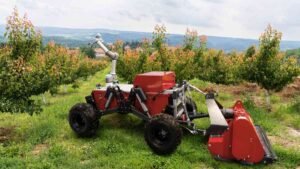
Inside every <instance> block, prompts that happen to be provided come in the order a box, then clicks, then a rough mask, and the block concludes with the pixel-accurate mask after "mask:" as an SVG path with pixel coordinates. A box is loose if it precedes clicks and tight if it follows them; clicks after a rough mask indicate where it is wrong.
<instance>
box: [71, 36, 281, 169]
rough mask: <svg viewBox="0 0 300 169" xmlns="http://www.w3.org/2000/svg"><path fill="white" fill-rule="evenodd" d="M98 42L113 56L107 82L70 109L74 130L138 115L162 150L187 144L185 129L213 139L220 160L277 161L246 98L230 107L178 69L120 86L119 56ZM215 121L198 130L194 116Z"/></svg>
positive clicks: (86, 131) (90, 131)
mask: <svg viewBox="0 0 300 169" xmlns="http://www.w3.org/2000/svg"><path fill="white" fill-rule="evenodd" d="M95 43H96V44H98V45H99V46H100V47H101V48H102V49H103V50H104V52H105V53H106V55H107V56H108V57H109V58H111V60H112V67H111V72H110V74H108V75H106V85H105V86H100V85H97V86H96V89H94V90H93V91H92V92H91V95H90V96H87V97H86V98H85V99H86V103H78V104H76V105H74V106H73V107H72V108H71V109H70V112H69V123H70V126H71V128H72V130H73V131H74V132H75V133H76V134H77V135H78V136H81V137H89V136H93V135H94V134H95V133H96V131H97V129H98V126H99V119H100V118H101V117H102V116H105V115H108V114H111V113H121V114H127V113H132V114H133V115H135V116H137V117H138V118H140V119H142V120H143V121H145V130H144V137H145V141H146V142H147V144H148V145H149V147H150V148H151V149H152V150H153V152H155V153H156V154H160V155H164V154H170V153H172V152H174V151H175V150H176V148H177V146H178V145H179V144H180V142H181V138H182V129H185V130H187V131H188V132H190V133H191V134H195V135H203V136H207V137H208V144H207V146H208V149H209V151H210V153H211V154H212V156H213V157H215V158H216V159H219V160H230V161H231V160H232V161H239V162H241V163H246V164H255V163H272V162H273V161H275V160H276V159H277V156H276V154H275V153H274V151H273V150H272V147H271V144H270V143H269V141H268V138H267V136H266V134H265V132H264V131H263V130H262V128H261V127H259V126H256V125H254V124H253V120H252V119H251V116H250V114H249V113H248V112H247V111H246V110H245V108H244V107H243V104H242V102H241V101H237V102H236V103H235V105H234V106H233V107H232V108H229V109H225V108H224V107H223V106H222V105H221V104H220V103H219V102H218V101H217V100H216V98H215V94H214V93H212V92H208V93H206V92H203V91H201V90H200V89H198V88H196V87H195V86H192V85H190V84H189V83H188V82H187V81H183V82H182V83H181V84H176V83H175V74H174V72H171V71H167V72H148V73H142V74H138V75H136V76H135V78H134V81H133V84H119V83H118V81H117V76H116V62H117V59H118V54H117V53H115V52H112V51H110V50H108V49H107V48H106V47H105V45H104V44H103V40H102V39H101V37H100V36H97V37H96V42H95ZM190 90H194V91H196V92H199V93H201V94H203V95H204V97H205V100H206V105H207V109H208V113H199V112H197V106H196V104H195V102H194V101H193V100H192V98H191V97H189V96H188V95H189V93H190ZM206 117H208V118H209V119H210V126H209V127H208V128H207V129H197V128H196V125H195V123H193V120H195V119H198V118H206Z"/></svg>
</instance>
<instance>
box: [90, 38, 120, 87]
mask: <svg viewBox="0 0 300 169" xmlns="http://www.w3.org/2000/svg"><path fill="white" fill-rule="evenodd" d="M95 43H97V44H98V45H99V46H100V48H101V49H102V50H103V51H104V52H105V55H106V56H108V57H109V58H110V59H111V60H112V64H111V72H110V74H108V75H106V83H107V84H111V83H113V82H117V75H116V65H117V60H118V57H119V54H118V53H116V52H112V51H110V50H108V49H107V47H106V46H105V45H104V44H103V40H102V38H101V36H100V35H97V36H96V42H95Z"/></svg>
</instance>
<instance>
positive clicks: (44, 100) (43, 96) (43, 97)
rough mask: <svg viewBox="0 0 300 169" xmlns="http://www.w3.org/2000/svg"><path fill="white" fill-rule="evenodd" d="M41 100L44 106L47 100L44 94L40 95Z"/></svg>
mask: <svg viewBox="0 0 300 169" xmlns="http://www.w3.org/2000/svg"><path fill="white" fill-rule="evenodd" d="M42 100H43V103H44V104H47V99H46V96H45V94H44V93H43V94H42Z"/></svg>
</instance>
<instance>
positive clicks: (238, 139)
mask: <svg viewBox="0 0 300 169" xmlns="http://www.w3.org/2000/svg"><path fill="white" fill-rule="evenodd" d="M233 113H234V114H233V118H229V119H226V121H227V123H228V129H227V130H226V131H224V132H223V133H222V134H220V135H211V136H210V138H209V141H208V149H209V151H210V152H211V154H212V155H213V156H214V157H216V158H218V159H223V160H238V161H241V162H245V163H250V164H254V163H259V162H261V161H264V160H268V159H267V158H266V157H268V151H269V150H268V149H267V147H268V141H264V139H263V133H262V132H261V131H258V126H254V124H253V121H252V119H251V117H250V115H249V114H248V112H246V110H245V108H244V107H243V104H242V102H241V101H237V102H236V104H235V105H234V106H233ZM265 158H266V159H265Z"/></svg>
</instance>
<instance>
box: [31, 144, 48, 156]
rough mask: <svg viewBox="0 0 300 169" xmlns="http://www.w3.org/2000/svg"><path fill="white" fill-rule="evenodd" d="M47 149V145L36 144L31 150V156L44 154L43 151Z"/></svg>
mask: <svg viewBox="0 0 300 169" xmlns="http://www.w3.org/2000/svg"><path fill="white" fill-rule="evenodd" d="M48 147H49V145H48V144H38V145H36V146H35V147H34V149H33V150H32V154H33V155H39V154H40V153H42V152H44V151H45V150H47V149H48Z"/></svg>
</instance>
